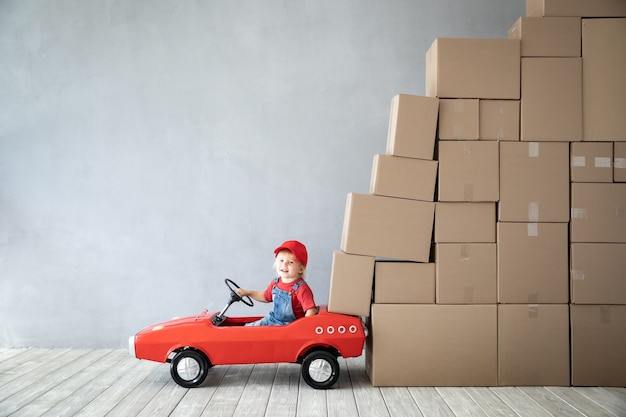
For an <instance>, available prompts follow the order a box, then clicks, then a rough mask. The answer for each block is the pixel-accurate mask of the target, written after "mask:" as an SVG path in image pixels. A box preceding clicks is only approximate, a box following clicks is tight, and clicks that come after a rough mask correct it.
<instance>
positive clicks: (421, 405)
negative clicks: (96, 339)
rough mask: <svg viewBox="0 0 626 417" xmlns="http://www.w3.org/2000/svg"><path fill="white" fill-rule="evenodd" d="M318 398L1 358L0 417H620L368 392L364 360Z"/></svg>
mask: <svg viewBox="0 0 626 417" xmlns="http://www.w3.org/2000/svg"><path fill="white" fill-rule="evenodd" d="M340 365H341V377H340V379H339V381H338V383H337V385H336V386H335V387H333V388H332V389H330V390H326V391H318V390H314V389H312V388H310V387H309V386H308V385H306V384H305V383H304V381H302V379H301V377H300V366H299V365H293V364H278V365H254V366H252V365H250V366H222V367H220V366H218V367H215V368H212V369H211V370H210V372H209V376H208V378H207V380H206V381H205V383H204V384H203V385H202V386H201V387H199V388H195V389H185V388H182V387H179V386H178V385H176V384H175V383H174V382H173V381H172V379H171V378H170V374H169V365H166V364H158V363H153V362H146V361H139V360H137V359H134V358H131V357H130V356H129V355H128V352H127V351H126V350H123V349H114V350H104V349H98V350H83V349H5V350H0V416H1V417H4V416H12V417H17V416H27V417H34V416H51V417H59V416H123V417H130V416H150V417H154V416H177V417H182V416H184V417H197V416H211V417H219V416H268V417H269V416H271V417H282V416H284V417H289V416H306V417H314V416H337V417H350V416H411V417H414V416H426V417H430V416H437V417H441V416H443V417H445V416H450V417H454V416H457V417H460V416H471V417H477V416H523V417H527V416H532V417H542V416H578V417H580V416H589V417H602V416H606V417H626V388H577V387H495V388H484V387H470V388H430V387H384V388H377V387H372V385H371V384H370V382H369V380H368V378H367V375H366V374H365V371H364V360H363V357H360V358H354V359H348V360H344V359H341V360H340Z"/></svg>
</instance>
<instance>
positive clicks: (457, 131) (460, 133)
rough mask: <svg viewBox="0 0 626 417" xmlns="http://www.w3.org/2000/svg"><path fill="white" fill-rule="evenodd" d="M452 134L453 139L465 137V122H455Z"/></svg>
mask: <svg viewBox="0 0 626 417" xmlns="http://www.w3.org/2000/svg"><path fill="white" fill-rule="evenodd" d="M453 134H454V138H455V139H463V138H464V137H465V124H463V123H455V124H454V133H453Z"/></svg>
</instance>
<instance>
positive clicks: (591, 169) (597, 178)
mask: <svg viewBox="0 0 626 417" xmlns="http://www.w3.org/2000/svg"><path fill="white" fill-rule="evenodd" d="M570 179H571V181H572V182H613V143H612V142H573V143H571V144H570Z"/></svg>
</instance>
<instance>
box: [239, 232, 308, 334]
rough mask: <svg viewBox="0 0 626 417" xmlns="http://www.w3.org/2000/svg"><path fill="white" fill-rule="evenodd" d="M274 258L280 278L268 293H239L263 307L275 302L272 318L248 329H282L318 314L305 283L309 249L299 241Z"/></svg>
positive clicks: (278, 251) (285, 245)
mask: <svg viewBox="0 0 626 417" xmlns="http://www.w3.org/2000/svg"><path fill="white" fill-rule="evenodd" d="M274 254H275V255H276V260H275V261H274V267H275V268H276V274H277V275H278V276H277V277H276V278H274V280H273V281H272V282H270V284H269V285H268V287H267V288H266V289H265V291H254V290H246V289H243V288H239V289H238V290H237V292H238V293H239V295H240V296H242V297H245V296H249V297H252V298H254V299H255V300H257V301H260V302H262V303H269V302H272V301H273V302H274V310H273V311H271V312H270V314H269V315H267V316H265V317H263V318H262V319H261V320H258V321H255V322H252V323H248V324H246V326H281V325H284V324H289V323H291V322H292V321H294V320H296V319H299V318H301V317H308V316H313V315H315V314H317V306H316V305H315V301H314V300H313V291H311V287H309V286H308V284H307V283H306V282H305V281H304V271H305V268H306V263H307V260H308V254H307V251H306V247H305V246H304V245H303V244H302V243H300V242H298V241H297V240H288V241H286V242H283V244H282V245H280V246H279V247H277V248H276V249H274Z"/></svg>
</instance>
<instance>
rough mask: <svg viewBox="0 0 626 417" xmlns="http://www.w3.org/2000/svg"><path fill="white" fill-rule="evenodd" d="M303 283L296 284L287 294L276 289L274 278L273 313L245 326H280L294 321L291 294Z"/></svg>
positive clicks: (276, 279) (276, 282) (275, 279)
mask: <svg viewBox="0 0 626 417" xmlns="http://www.w3.org/2000/svg"><path fill="white" fill-rule="evenodd" d="M303 283H304V281H299V282H297V283H296V284H295V285H294V286H293V288H292V290H291V292H287V291H284V290H281V289H279V288H278V286H277V285H276V284H278V277H277V278H274V287H273V288H272V300H273V301H274V311H270V314H269V315H267V316H265V317H263V318H262V319H261V320H258V321H255V322H252V323H248V324H246V326H282V325H285V324H289V323H291V322H292V321H294V320H295V319H296V316H295V314H294V313H293V304H292V301H291V297H292V294H293V293H295V292H296V290H297V289H298V287H299V286H300V285H301V284H303Z"/></svg>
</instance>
